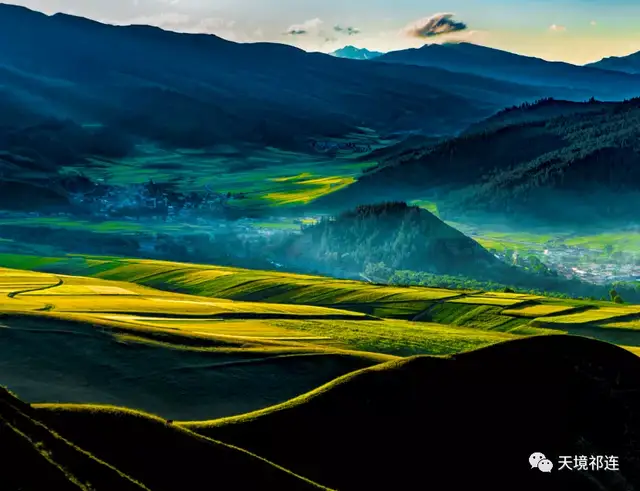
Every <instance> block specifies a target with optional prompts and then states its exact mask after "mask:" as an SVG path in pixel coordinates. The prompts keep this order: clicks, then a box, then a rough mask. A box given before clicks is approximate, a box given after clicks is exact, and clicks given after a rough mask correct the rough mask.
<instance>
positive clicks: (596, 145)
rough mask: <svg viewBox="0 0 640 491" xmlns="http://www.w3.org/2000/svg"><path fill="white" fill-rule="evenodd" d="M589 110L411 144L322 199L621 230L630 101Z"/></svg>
mask: <svg viewBox="0 0 640 491" xmlns="http://www.w3.org/2000/svg"><path fill="white" fill-rule="evenodd" d="M585 105H586V106H585V107H587V108H588V105H589V103H585ZM596 106H598V107H599V109H598V110H597V111H590V110H585V111H573V112H570V113H569V114H566V115H561V116H552V117H550V118H548V119H541V120H537V121H536V120H533V121H529V122H527V121H526V120H525V121H524V122H516V123H514V124H510V125H507V126H498V127H497V128H494V129H487V131H483V132H479V133H469V134H465V135H462V136H460V137H457V138H454V139H450V140H447V141H444V142H442V143H438V144H436V145H429V146H427V147H420V146H418V147H416V148H415V149H414V151H413V152H409V151H405V152H404V154H403V156H402V157H401V158H400V159H396V160H393V159H392V160H390V161H388V162H382V163H380V164H379V165H378V166H377V167H376V168H374V169H373V170H371V171H370V172H368V173H365V174H364V175H363V176H362V177H361V178H360V179H359V180H358V181H357V182H356V183H354V184H352V185H351V186H349V187H348V188H347V189H345V190H342V191H339V192H337V193H335V194H334V195H332V196H329V197H327V200H328V202H332V203H334V204H335V203H338V202H339V203H343V204H348V203H351V202H352V201H354V200H356V201H357V200H362V199H363V197H364V196H370V195H372V194H375V195H377V196H379V197H386V198H389V197H395V198H398V197H399V196H403V198H402V199H412V198H413V199H420V198H427V197H433V199H432V200H433V201H435V203H436V205H437V207H438V210H439V213H440V217H442V218H443V219H445V220H458V221H463V222H464V221H465V220H467V221H469V220H471V221H473V220H474V219H475V220H476V221H478V220H479V221H480V222H482V221H483V220H486V217H487V214H491V215H493V218H497V217H499V218H500V219H502V220H504V221H507V222H509V223H519V224H520V226H521V225H522V223H523V221H525V220H529V221H533V222H541V223H545V224H546V225H569V224H570V225H572V226H574V227H575V226H576V225H581V226H585V225H591V226H593V225H596V224H602V225H605V224H606V225H608V226H611V225H612V224H620V223H628V222H629V221H633V220H634V219H635V210H636V208H637V204H638V196H639V194H638V193H639V192H640V190H639V189H638V187H637V183H638V182H640V179H639V176H638V175H637V172H638V168H640V166H638V165H637V160H638V155H639V153H638V148H637V144H636V142H637V128H638V124H637V120H638V116H639V115H640V105H639V101H638V100H636V99H634V100H630V101H626V102H623V103H618V104H615V105H607V106H602V105H597V104H596ZM622 198H624V199H622Z"/></svg>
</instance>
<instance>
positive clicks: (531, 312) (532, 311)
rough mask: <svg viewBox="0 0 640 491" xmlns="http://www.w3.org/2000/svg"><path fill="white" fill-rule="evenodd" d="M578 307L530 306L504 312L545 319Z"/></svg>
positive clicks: (517, 315)
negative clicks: (544, 317)
mask: <svg viewBox="0 0 640 491" xmlns="http://www.w3.org/2000/svg"><path fill="white" fill-rule="evenodd" d="M576 308H577V307H571V306H568V305H544V304H541V305H529V306H525V307H521V308H517V309H506V310H503V311H502V314H504V315H511V316H515V317H531V318H536V317H543V316H546V315H554V314H560V313H563V314H567V313H569V312H571V311H573V310H575V309H576Z"/></svg>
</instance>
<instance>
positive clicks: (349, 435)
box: [187, 335, 640, 491]
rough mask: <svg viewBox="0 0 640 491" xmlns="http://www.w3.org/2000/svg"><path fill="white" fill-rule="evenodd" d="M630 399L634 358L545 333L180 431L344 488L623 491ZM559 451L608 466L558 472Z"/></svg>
mask: <svg viewBox="0 0 640 491" xmlns="http://www.w3.org/2000/svg"><path fill="white" fill-rule="evenodd" d="M639 394H640V360H638V358H637V356H635V355H633V354H632V353H630V352H627V351H626V350H624V349H622V348H619V347H616V346H614V345H610V344H607V343H603V342H600V341H595V340H591V339H588V338H582V337H573V336H556V335H554V336H541V337H532V338H528V339H523V340H517V341H508V342H504V343H500V344H497V345H493V346H489V347H487V348H482V349H478V350H476V351H473V352H469V353H464V354H459V355H457V356H454V357H451V358H450V359H444V358H432V357H426V356H418V357H412V358H408V359H405V360H402V361H399V362H390V363H386V364H384V365H380V366H378V367H374V368H370V369H364V370H360V371H358V372H355V373H354V374H351V375H347V376H344V377H341V378H340V379H338V380H336V381H335V382H332V383H330V384H327V385H325V386H323V387H322V388H320V389H318V390H317V391H315V392H313V393H310V394H308V395H305V396H302V397H300V398H298V399H295V400H292V401H290V402H289V403H285V404H282V405H279V406H275V407H273V408H270V409H267V410H264V411H259V412H256V413H250V414H247V415H244V416H239V417H235V418H227V419H223V420H218V421H213V422H210V423H206V422H205V423H200V424H198V423H195V424H187V427H190V428H192V429H195V430H196V431H199V432H201V433H203V434H206V435H208V436H211V437H212V438H217V439H220V440H222V441H226V442H229V443H232V444H235V445H239V446H241V447H243V448H248V449H251V450H252V451H254V452H256V453H259V454H261V455H264V456H265V457H267V458H270V459H272V460H273V461H275V462H278V463H279V464H281V465H284V466H286V467H288V468H290V469H292V470H294V471H296V472H299V473H301V474H303V475H306V476H308V477H309V478H311V479H315V480H317V481H318V482H322V483H323V484H325V485H327V486H329V487H335V488H337V489H341V490H345V491H346V490H359V489H381V490H382V489H412V487H413V486H415V485H416V483H424V485H425V486H428V485H429V483H441V485H442V486H443V487H446V489H455V490H464V489H493V490H513V489H518V490H532V491H533V490H536V491H539V490H540V489H545V490H564V491H566V490H576V491H578V490H579V491H591V490H594V491H595V490H603V489H607V490H608V491H622V490H629V489H635V488H636V487H637V486H638V485H640V459H639V456H640V446H639V444H638V442H639V441H640V440H639V439H638V437H639V436H640V419H639V415H640V395H639ZM533 452H542V453H544V454H545V455H546V456H547V458H549V459H550V460H552V462H554V469H553V471H552V473H550V474H544V473H542V472H540V471H539V470H536V469H531V468H530V465H529V463H528V458H529V456H530V454H532V453H533ZM563 455H564V456H566V455H569V456H573V455H587V456H588V455H607V456H609V455H613V456H617V457H619V471H603V470H600V471H593V472H581V471H577V470H573V471H567V470H566V469H564V470H563V471H561V470H559V468H558V467H559V463H558V462H559V457H560V456H563Z"/></svg>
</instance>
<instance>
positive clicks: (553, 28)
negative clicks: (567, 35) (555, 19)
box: [549, 24, 567, 32]
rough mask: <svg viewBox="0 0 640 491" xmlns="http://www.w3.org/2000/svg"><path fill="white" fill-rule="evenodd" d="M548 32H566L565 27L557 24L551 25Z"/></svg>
mask: <svg viewBox="0 0 640 491" xmlns="http://www.w3.org/2000/svg"><path fill="white" fill-rule="evenodd" d="M549 30H550V31H554V32H564V31H566V30H567V28H566V27H565V26H561V25H558V24H551V25H550V26H549Z"/></svg>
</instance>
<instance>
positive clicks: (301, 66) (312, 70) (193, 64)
mask: <svg viewBox="0 0 640 491" xmlns="http://www.w3.org/2000/svg"><path fill="white" fill-rule="evenodd" d="M0 43H2V45H3V46H4V47H5V48H4V49H3V50H2V53H0V64H2V65H3V66H4V67H5V69H4V71H3V72H2V73H1V74H0V75H2V78H3V80H2V81H3V82H4V83H5V86H4V88H3V91H4V93H5V94H8V96H10V98H11V99H12V100H15V98H16V97H18V96H19V95H22V96H24V101H22V104H21V105H22V106H23V107H24V109H25V110H27V111H31V112H36V113H38V114H45V113H46V114H52V113H53V114H55V115H57V116H65V117H69V118H71V119H74V120H75V121H77V122H103V123H105V124H107V125H109V126H115V127H117V128H118V129H119V130H120V131H123V132H126V133H129V134H135V135H138V136H144V137H147V138H152V139H156V140H159V141H161V142H165V143H167V144H171V145H183V146H201V145H211V144H214V143H216V142H222V141H224V142H225V143H230V142H233V141H256V142H262V141H263V140H264V138H267V139H271V140H273V142H271V143H276V144H279V145H280V146H283V145H286V144H288V145H291V144H293V142H294V141H296V139H299V138H301V137H308V136H310V135H313V134H320V135H330V134H341V133H344V132H346V131H349V130H353V129H355V128H356V127H357V126H370V127H373V128H378V129H385V130H390V131H391V130H401V129H422V130H425V131H430V132H433V131H437V132H439V133H442V132H444V133H446V132H452V131H456V130H458V129H460V128H462V127H463V126H464V125H465V124H469V123H470V122H472V121H473V120H477V119H478V118H480V117H484V116H486V115H488V113H490V112H492V111H493V110H495V109H497V108H499V107H500V106H504V105H505V104H511V103H514V102H521V101H523V100H525V99H530V98H532V97H536V96H537V95H544V94H541V92H540V91H539V90H538V89H536V88H532V87H527V86H522V85H516V84H510V83H505V82H499V81H495V80H492V79H487V78H479V77H476V76H472V75H468V76H461V75H459V74H455V73H451V72H447V71H444V70H435V71H434V70H429V71H428V74H429V76H426V73H427V72H425V70H424V68H420V67H409V66H405V67H402V68H398V67H396V66H394V67H391V66H388V65H383V64H367V63H355V62H354V61H353V60H345V59H340V58H337V57H334V56H329V55H325V54H319V53H305V52H304V51H302V50H299V49H297V48H294V47H292V46H287V45H281V44H270V43H254V44H250V43H249V44H238V43H233V42H230V41H226V40H223V39H221V38H218V37H216V36H213V35H190V34H177V33H173V32H168V31H163V30H161V29H158V28H155V27H149V26H128V27H121V26H120V27H116V26H109V25H104V24H100V23H97V22H93V21H90V20H87V19H83V18H79V17H73V16H69V15H64V14H57V15H54V16H46V15H44V14H40V13H37V12H33V11H30V10H27V9H25V8H20V7H14V6H9V5H0ZM25 84H29V87H30V89H29V92H28V94H26V93H25V87H26V85H25ZM27 95H28V97H27ZM52 101H55V104H54V102H52ZM267 123H268V124H267ZM16 124H19V123H18V122H16ZM267 143H269V142H267Z"/></svg>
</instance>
